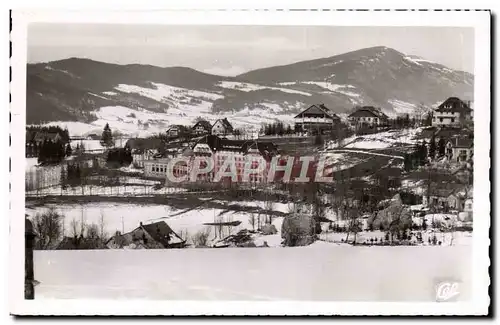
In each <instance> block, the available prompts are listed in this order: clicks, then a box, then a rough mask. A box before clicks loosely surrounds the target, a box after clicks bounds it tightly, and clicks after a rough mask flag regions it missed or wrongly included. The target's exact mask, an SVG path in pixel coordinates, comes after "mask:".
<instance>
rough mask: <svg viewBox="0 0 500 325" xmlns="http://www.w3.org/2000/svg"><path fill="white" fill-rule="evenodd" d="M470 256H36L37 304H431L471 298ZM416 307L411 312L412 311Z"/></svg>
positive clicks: (318, 247)
mask: <svg viewBox="0 0 500 325" xmlns="http://www.w3.org/2000/svg"><path fill="white" fill-rule="evenodd" d="M471 256H472V250H471V247H468V246H451V247H431V246H427V247H348V246H342V245H335V244H329V243H325V242H316V243H315V244H313V245H311V246H308V247H294V248H220V249H181V250H175V249H170V250H101V251H35V254H34V262H35V264H34V269H35V279H36V280H38V281H40V284H39V285H37V286H36V288H35V290H36V293H35V295H36V299H54V298H55V299H71V298H73V299H74V298H80V299H83V298H88V299H150V300H281V301H284V300H316V301H318V300H319V301H420V302H434V301H435V299H436V292H435V285H436V281H439V280H443V279H455V280H456V279H458V280H460V281H461V282H462V284H461V287H460V296H459V297H458V299H459V300H468V299H470V298H471V289H472V278H471V275H472V273H471V272H472V271H471V262H470V261H471ZM417 308H418V307H417Z"/></svg>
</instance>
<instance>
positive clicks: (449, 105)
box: [435, 97, 472, 114]
mask: <svg viewBox="0 0 500 325" xmlns="http://www.w3.org/2000/svg"><path fill="white" fill-rule="evenodd" d="M435 111H436V112H442V113H444V112H447V113H461V114H463V113H470V112H471V111H472V110H471V108H470V107H469V105H468V104H467V103H465V102H464V101H463V100H461V99H460V98H457V97H450V98H448V99H447V100H445V101H444V102H443V103H441V105H439V106H438V108H436V110H435Z"/></svg>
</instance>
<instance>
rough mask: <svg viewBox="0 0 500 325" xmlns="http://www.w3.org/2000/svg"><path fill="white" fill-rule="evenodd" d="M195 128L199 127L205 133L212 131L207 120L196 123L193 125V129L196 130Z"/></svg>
mask: <svg viewBox="0 0 500 325" xmlns="http://www.w3.org/2000/svg"><path fill="white" fill-rule="evenodd" d="M197 126H201V127H203V128H204V129H205V130H207V131H210V130H211V129H212V124H210V122H209V121H207V120H199V121H198V122H196V123H195V125H193V129H194V128H196V127H197Z"/></svg>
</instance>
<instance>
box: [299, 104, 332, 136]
mask: <svg viewBox="0 0 500 325" xmlns="http://www.w3.org/2000/svg"><path fill="white" fill-rule="evenodd" d="M294 122H295V131H296V132H305V131H313V130H316V131H318V132H323V131H324V130H331V129H332V128H333V127H334V126H335V124H336V123H339V122H340V118H339V117H338V116H337V114H335V113H334V112H333V111H331V110H330V109H329V108H328V107H326V106H325V105H324V104H314V105H311V106H309V107H308V108H306V109H305V110H303V111H302V112H300V113H299V114H297V115H296V116H295V117H294Z"/></svg>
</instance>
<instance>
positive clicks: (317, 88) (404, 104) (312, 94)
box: [27, 47, 474, 135]
mask: <svg viewBox="0 0 500 325" xmlns="http://www.w3.org/2000/svg"><path fill="white" fill-rule="evenodd" d="M473 84H474V77H473V75H472V74H469V73H466V72H461V71H454V70H452V69H449V68H447V67H445V66H443V65H440V64H438V63H433V62H430V61H428V60H425V59H423V58H420V57H416V56H412V55H406V54H403V53H400V52H398V51H396V50H393V49H390V48H387V47H374V48H367V49H362V50H358V51H353V52H349V53H344V54H341V55H336V56H333V57H329V58H323V59H316V60H310V61H302V62H297V63H294V64H291V65H285V66H276V67H270V68H264V69H258V70H254V71H250V72H248V73H245V74H242V75H239V76H237V77H222V76H216V75H210V74H206V73H202V72H199V71H196V70H193V69H190V68H185V67H170V68H160V67H154V66H148V65H138V64H132V65H116V64H109V63H104V62H97V61H92V60H88V59H77V58H71V59H67V60H61V61H54V62H48V63H38V64H30V65H28V73H27V124H47V123H51V124H52V123H57V124H66V125H67V126H68V128H69V129H70V132H71V133H72V134H85V133H93V132H95V131H96V130H102V127H103V125H104V124H106V123H109V124H110V126H111V128H112V129H117V130H120V131H121V132H123V133H127V134H130V135H142V134H151V133H157V132H164V131H165V130H166V129H167V128H168V127H169V126H170V125H173V124H188V125H189V124H192V123H193V122H194V120H195V119H196V118H198V117H203V118H206V119H207V120H209V121H211V122H215V120H217V119H219V118H224V117H227V118H228V119H230V121H231V123H233V124H234V126H235V127H238V128H253V129H255V128H260V125H261V124H262V123H271V122H273V121H276V120H280V121H283V122H285V123H291V122H292V120H293V116H294V115H295V114H297V113H298V112H299V111H300V110H302V109H304V108H306V107H307V106H308V105H311V104H314V103H324V104H325V105H326V106H328V107H329V108H331V109H332V110H333V111H336V112H338V113H346V112H348V111H350V110H352V108H353V107H354V106H356V105H375V106H379V107H381V108H382V109H383V110H384V111H385V112H386V113H387V114H389V115H396V114H406V113H409V114H412V113H413V112H415V111H416V110H419V109H421V108H422V107H426V108H429V107H432V106H434V105H435V104H436V103H438V102H440V101H443V100H445V99H446V98H447V97H450V96H457V97H460V98H462V99H464V100H471V99H473Z"/></svg>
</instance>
